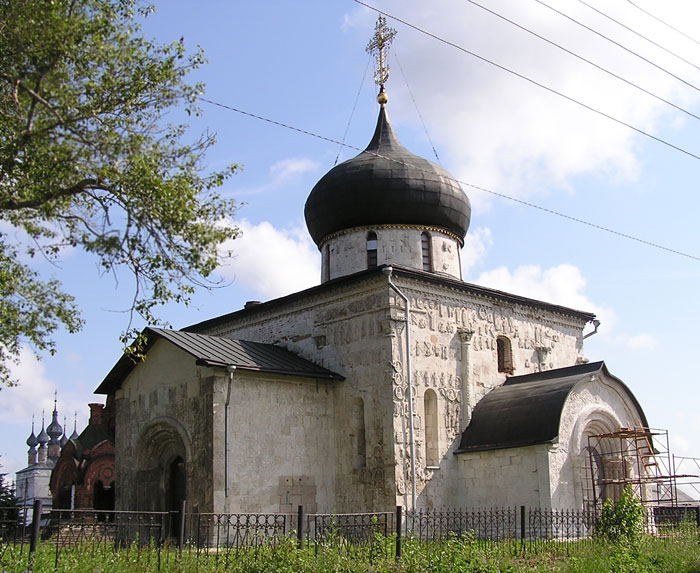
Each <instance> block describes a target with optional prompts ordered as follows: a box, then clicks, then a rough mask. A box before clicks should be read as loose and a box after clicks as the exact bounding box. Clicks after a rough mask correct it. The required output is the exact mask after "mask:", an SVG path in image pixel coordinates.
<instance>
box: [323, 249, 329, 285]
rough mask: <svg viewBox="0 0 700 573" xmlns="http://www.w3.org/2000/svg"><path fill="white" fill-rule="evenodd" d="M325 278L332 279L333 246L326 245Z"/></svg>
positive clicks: (326, 279)
mask: <svg viewBox="0 0 700 573" xmlns="http://www.w3.org/2000/svg"><path fill="white" fill-rule="evenodd" d="M323 280H324V282H326V281H329V280H331V246H330V245H326V248H325V249H324V251H323Z"/></svg>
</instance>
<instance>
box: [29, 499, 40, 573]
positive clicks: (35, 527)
mask: <svg viewBox="0 0 700 573" xmlns="http://www.w3.org/2000/svg"><path fill="white" fill-rule="evenodd" d="M42 505H43V504H42V501H41V500H40V499H35V500H34V508H33V509H32V537H31V539H30V540H29V569H32V568H33V567H34V552H35V551H36V546H37V545H38V544H39V529H40V528H41V511H42Z"/></svg>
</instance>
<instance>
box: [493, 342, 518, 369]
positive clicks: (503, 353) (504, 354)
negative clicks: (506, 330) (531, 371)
mask: <svg viewBox="0 0 700 573" xmlns="http://www.w3.org/2000/svg"><path fill="white" fill-rule="evenodd" d="M496 354H497V359H498V371H499V372H505V373H506V374H512V373H513V370H514V369H513V350H512V348H511V345H510V340H509V339H508V338H506V337H505V336H499V337H498V338H497V339H496Z"/></svg>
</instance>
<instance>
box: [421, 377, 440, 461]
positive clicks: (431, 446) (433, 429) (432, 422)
mask: <svg viewBox="0 0 700 573" xmlns="http://www.w3.org/2000/svg"><path fill="white" fill-rule="evenodd" d="M423 411H424V413H425V465H426V466H428V467H431V466H432V467H436V466H439V465H440V450H439V448H438V415H437V394H435V391H434V390H431V389H428V390H426V391H425V394H424V396H423Z"/></svg>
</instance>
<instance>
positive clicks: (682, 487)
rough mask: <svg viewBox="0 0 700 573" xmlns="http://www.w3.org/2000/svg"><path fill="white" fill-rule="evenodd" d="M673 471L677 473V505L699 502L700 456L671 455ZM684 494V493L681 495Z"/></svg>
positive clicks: (696, 503)
mask: <svg viewBox="0 0 700 573" xmlns="http://www.w3.org/2000/svg"><path fill="white" fill-rule="evenodd" d="M672 460H673V473H674V474H677V475H678V480H677V488H678V490H679V491H680V492H681V494H680V495H679V496H678V504H679V505H688V504H692V505H698V504H700V458H691V457H687V456H676V455H672ZM683 494H685V495H683Z"/></svg>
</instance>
